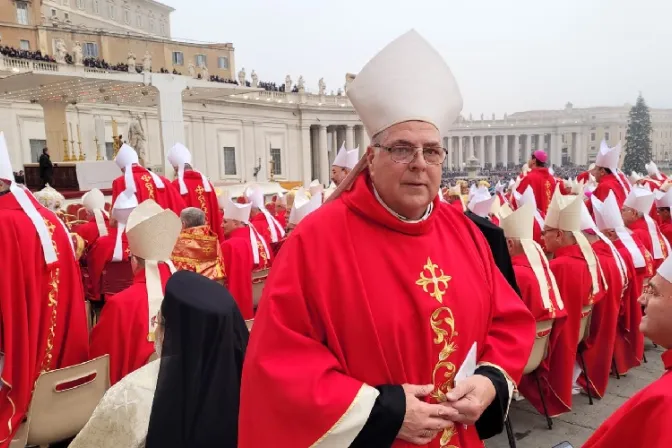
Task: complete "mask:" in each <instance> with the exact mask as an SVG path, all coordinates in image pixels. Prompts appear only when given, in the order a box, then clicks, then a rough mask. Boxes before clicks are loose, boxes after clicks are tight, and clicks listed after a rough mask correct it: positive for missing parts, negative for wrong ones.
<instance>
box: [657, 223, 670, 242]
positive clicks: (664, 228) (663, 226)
mask: <svg viewBox="0 0 672 448" xmlns="http://www.w3.org/2000/svg"><path fill="white" fill-rule="evenodd" d="M660 233H662V234H663V236H664V237H665V238H667V241H668V242H671V241H672V221H670V220H667V221H663V220H662V219H661V220H660Z"/></svg>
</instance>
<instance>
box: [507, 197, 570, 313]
mask: <svg viewBox="0 0 672 448" xmlns="http://www.w3.org/2000/svg"><path fill="white" fill-rule="evenodd" d="M509 211H510V209H509ZM509 211H507V212H506V216H504V217H502V218H501V220H500V222H499V225H500V227H501V228H502V230H504V236H505V237H506V238H514V239H518V240H520V244H521V246H522V247H523V251H524V252H525V256H526V257H527V259H528V261H529V263H530V267H531V268H532V271H533V272H534V276H535V277H536V278H537V281H538V282H539V287H540V290H541V299H542V301H543V303H544V308H546V309H547V310H548V309H551V308H552V307H553V303H552V301H551V298H550V295H549V293H548V291H549V290H550V288H549V284H548V281H547V280H546V273H545V271H544V267H545V268H546V271H547V272H548V276H549V278H550V280H551V285H550V286H551V287H552V288H553V292H554V293H555V298H556V300H557V302H558V307H559V308H560V309H564V304H563V302H562V298H561V297H560V292H559V291H558V285H557V284H556V283H555V276H554V275H553V273H552V272H551V271H550V269H549V266H548V259H547V258H546V255H544V252H543V249H542V248H541V246H539V245H538V244H537V243H536V242H535V241H534V239H533V235H534V212H535V211H536V210H535V208H534V206H533V205H532V204H530V203H526V204H525V205H523V206H522V207H519V208H518V209H517V210H516V211H515V212H512V213H509Z"/></svg>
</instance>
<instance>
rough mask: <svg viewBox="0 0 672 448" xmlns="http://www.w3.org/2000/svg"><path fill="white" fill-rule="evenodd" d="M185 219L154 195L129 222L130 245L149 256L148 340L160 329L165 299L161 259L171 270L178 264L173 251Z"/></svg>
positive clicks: (140, 206) (147, 258) (147, 262)
mask: <svg viewBox="0 0 672 448" xmlns="http://www.w3.org/2000/svg"><path fill="white" fill-rule="evenodd" d="M181 230H182V221H180V218H179V217H178V216H177V215H176V214H175V213H173V211H172V210H164V209H163V208H161V206H160V205H159V204H157V203H156V202H154V201H153V200H152V199H147V200H146V201H144V202H143V203H141V204H140V205H138V206H137V207H136V208H135V209H134V210H133V211H132V212H131V214H130V215H129V217H128V223H127V225H126V236H127V237H128V248H129V249H130V250H131V253H132V254H133V255H134V256H136V257H139V258H142V259H143V260H145V282H146V285H147V304H148V307H149V327H148V328H149V333H148V335H147V339H148V340H150V341H151V340H153V337H154V330H155V329H156V322H155V317H156V315H157V314H158V312H159V310H160V309H161V303H162V302H163V286H162V284H161V273H160V272H159V263H166V264H167V265H168V267H169V268H170V272H171V273H173V272H175V266H174V265H173V262H172V261H170V255H171V254H172V253H173V248H174V247H175V243H176V242H177V238H178V237H179V236H180V231H181Z"/></svg>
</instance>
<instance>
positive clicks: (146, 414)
mask: <svg viewBox="0 0 672 448" xmlns="http://www.w3.org/2000/svg"><path fill="white" fill-rule="evenodd" d="M156 322H157V325H156V328H155V330H154V332H153V334H154V340H155V342H154V350H155V353H156V354H157V355H158V356H159V357H160V358H159V359H156V360H153V361H151V362H149V363H147V364H145V365H144V366H143V367H141V368H140V369H138V370H136V371H134V372H132V373H130V374H129V375H127V376H126V377H124V378H123V379H122V380H121V381H120V382H118V383H117V384H115V385H114V386H112V387H111V388H110V389H109V390H108V391H107V392H106V393H105V396H104V397H103V399H102V400H101V401H100V403H99V404H98V406H97V407H96V409H95V410H94V412H93V415H92V416H91V418H90V419H89V421H88V422H87V424H86V425H85V426H84V428H83V429H82V431H80V433H79V434H78V435H77V437H76V438H75V439H74V440H73V441H72V443H71V444H70V445H69V446H70V448H117V447H119V448H122V447H123V448H144V447H147V448H150V447H161V448H173V447H174V448H186V447H189V448H206V447H211V446H212V447H215V446H216V447H230V448H234V447H235V446H236V444H237V422H238V389H239V388H240V378H241V374H242V364H243V358H244V356H245V350H246V347H247V339H248V331H247V328H246V327H245V322H244V321H243V319H242V318H241V316H240V312H239V311H238V308H237V307H236V304H235V302H234V300H233V298H232V297H231V295H230V294H229V292H228V291H227V290H226V288H224V287H223V286H222V285H220V284H218V283H217V282H215V281H212V280H210V279H207V278H206V277H203V276H201V275H199V274H196V273H194V272H190V271H179V272H177V273H176V274H175V275H173V276H172V277H171V278H170V280H169V281H168V283H167V284H166V294H165V299H164V300H163V301H162V303H161V304H160V311H159V312H158V314H157V316H156ZM215 421H216V422H217V423H216V424H214V423H213V422H215Z"/></svg>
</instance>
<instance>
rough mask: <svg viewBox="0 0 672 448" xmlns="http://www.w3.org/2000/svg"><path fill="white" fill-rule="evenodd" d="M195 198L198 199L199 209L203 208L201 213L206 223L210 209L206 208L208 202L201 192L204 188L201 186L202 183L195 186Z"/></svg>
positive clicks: (208, 220)
mask: <svg viewBox="0 0 672 448" xmlns="http://www.w3.org/2000/svg"><path fill="white" fill-rule="evenodd" d="M195 191H196V199H198V203H199V204H200V205H201V210H203V213H205V221H206V223H209V222H210V211H209V210H208V203H207V202H206V201H205V196H204V195H203V193H204V192H205V188H203V186H202V185H199V186H198V187H196V190H195Z"/></svg>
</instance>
